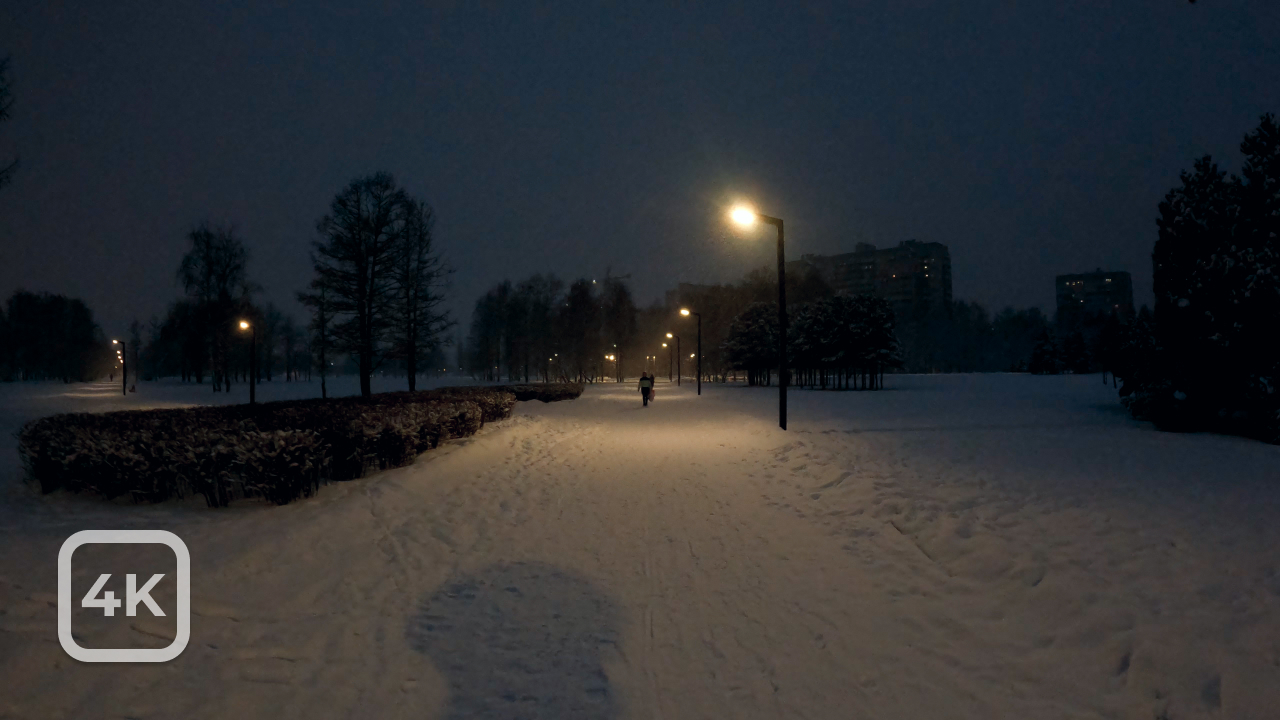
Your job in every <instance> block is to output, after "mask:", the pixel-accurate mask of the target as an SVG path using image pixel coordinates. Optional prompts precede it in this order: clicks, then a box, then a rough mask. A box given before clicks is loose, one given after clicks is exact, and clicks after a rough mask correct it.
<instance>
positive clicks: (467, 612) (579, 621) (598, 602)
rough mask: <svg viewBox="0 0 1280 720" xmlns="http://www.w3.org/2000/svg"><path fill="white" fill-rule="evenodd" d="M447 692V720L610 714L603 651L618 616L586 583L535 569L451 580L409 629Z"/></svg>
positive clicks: (499, 569) (612, 642) (503, 568)
mask: <svg viewBox="0 0 1280 720" xmlns="http://www.w3.org/2000/svg"><path fill="white" fill-rule="evenodd" d="M406 636H407V638H408V640H409V644H410V646H411V647H413V648H414V649H415V650H417V651H419V652H421V653H423V654H425V655H427V656H428V657H430V658H431V660H432V661H433V662H434V663H435V665H436V667H437V668H438V669H439V670H440V672H441V674H442V675H444V677H445V679H446V680H447V681H448V684H449V704H448V708H447V712H446V713H445V717H447V718H583V719H597V718H599V719H601V720H603V719H605V718H610V717H614V716H616V715H617V714H618V713H617V707H616V704H617V703H616V700H615V698H614V696H613V693H612V692H610V688H609V678H608V676H607V675H606V674H605V671H604V665H603V661H602V657H601V655H602V650H604V649H605V648H604V646H613V647H616V646H617V630H616V611H615V609H614V607H613V604H612V603H611V602H610V601H609V599H608V598H607V597H605V596H604V595H603V594H602V593H601V592H599V591H598V590H596V589H595V588H594V587H593V586H592V585H591V583H589V582H587V581H586V580H583V579H582V578H580V577H577V576H575V575H572V574H570V573H567V572H564V571H562V570H559V569H557V568H555V567H552V566H550V565H544V564H541V563H510V564H501V565H493V566H490V567H487V568H485V569H483V570H481V571H480V572H478V573H473V574H465V575H461V576H457V577H453V578H450V580H449V581H448V582H446V583H445V584H444V586H442V587H441V588H440V589H438V590H436V592H434V593H432V594H431V596H430V597H428V598H426V599H425V600H423V601H422V603H421V605H420V606H419V610H418V612H417V613H416V614H415V615H414V616H413V617H412V618H410V620H409V625H408V628H407V630H406Z"/></svg>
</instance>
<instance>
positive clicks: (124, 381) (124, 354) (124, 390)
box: [111, 340, 129, 397]
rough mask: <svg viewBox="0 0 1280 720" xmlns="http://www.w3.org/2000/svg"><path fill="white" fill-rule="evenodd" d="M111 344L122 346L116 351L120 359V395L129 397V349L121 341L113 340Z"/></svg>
mask: <svg viewBox="0 0 1280 720" xmlns="http://www.w3.org/2000/svg"><path fill="white" fill-rule="evenodd" d="M111 344H112V345H119V346H120V349H119V350H117V351H116V357H117V358H119V359H120V372H121V377H120V394H121V395H124V396H125V397H129V348H127V347H125V344H124V343H122V342H120V341H119V340H112V341H111Z"/></svg>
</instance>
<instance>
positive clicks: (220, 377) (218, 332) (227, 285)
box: [178, 223, 253, 392]
mask: <svg viewBox="0 0 1280 720" xmlns="http://www.w3.org/2000/svg"><path fill="white" fill-rule="evenodd" d="M187 237H188V238H189V239H190V240H191V249H190V250H188V251H187V254H186V255H184V256H183V258H182V264H181V265H180V266H179V267H178V280H179V281H180V282H181V283H182V287H183V289H184V290H185V291H186V293H187V295H188V296H190V297H191V299H192V300H194V301H195V303H196V307H197V309H198V311H199V313H200V324H201V330H202V335H203V338H204V343H205V348H206V349H207V351H208V353H209V357H210V358H211V360H212V365H213V390H214V392H217V391H218V390H219V389H220V388H224V389H226V390H228V391H229V390H230V389H231V375H230V372H229V369H230V365H229V363H230V352H229V351H230V340H231V333H232V332H234V328H233V322H234V320H235V314H236V310H237V309H239V308H240V307H241V306H243V305H246V304H247V299H248V296H249V294H250V293H251V292H252V290H253V287H252V286H251V285H250V284H249V280H248V277H247V275H246V269H247V266H248V263H249V251H248V250H246V249H245V247H244V242H243V241H241V240H240V238H239V237H237V235H236V231H235V228H232V227H223V226H210V225H209V224H208V223H203V224H201V225H200V226H199V227H197V228H196V229H194V230H192V231H191V232H190V233H189V234H188V235H187Z"/></svg>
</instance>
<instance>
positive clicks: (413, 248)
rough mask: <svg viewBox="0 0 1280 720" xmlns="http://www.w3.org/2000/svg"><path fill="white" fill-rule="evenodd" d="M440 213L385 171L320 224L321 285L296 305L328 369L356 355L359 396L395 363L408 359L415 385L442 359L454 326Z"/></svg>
mask: <svg viewBox="0 0 1280 720" xmlns="http://www.w3.org/2000/svg"><path fill="white" fill-rule="evenodd" d="M434 225H435V214H434V212H433V210H432V208H431V206H430V205H428V204H427V203H426V202H425V201H422V200H419V199H416V198H414V197H412V196H411V195H409V193H407V192H406V191H405V190H404V189H403V188H401V187H400V186H398V185H397V184H396V182H395V178H393V177H392V176H391V175H389V174H387V173H383V172H379V173H374V174H373V175H368V176H365V177H361V178H357V179H355V180H353V181H351V183H350V184H348V185H347V187H346V188H345V189H343V190H342V191H341V192H339V193H338V194H337V195H336V196H335V197H334V198H333V201H332V202H330V204H329V213H328V214H326V215H325V216H324V217H322V218H320V220H319V221H318V222H317V223H316V230H317V233H318V234H319V236H320V237H319V239H317V240H316V241H315V243H314V244H313V252H312V256H311V257H312V265H313V266H314V269H315V279H314V280H312V282H311V286H310V288H309V289H308V290H307V291H306V292H303V293H300V294H299V296H298V297H299V300H301V301H302V303H303V304H304V305H306V306H307V307H309V308H310V309H311V312H312V322H311V325H310V327H311V330H312V343H311V344H312V347H313V349H314V351H315V353H316V354H317V356H318V360H319V367H320V368H321V383H322V394H327V391H326V389H325V388H324V384H323V383H324V379H325V375H326V374H327V367H328V362H329V360H328V358H329V357H330V356H332V355H334V354H350V355H351V356H352V357H354V359H355V361H356V369H357V372H358V373H359V376H360V394H361V396H362V397H365V398H367V397H369V396H370V394H371V393H372V389H371V386H370V379H371V377H372V375H373V373H374V372H375V371H377V370H378V369H379V368H380V367H382V366H383V364H384V363H385V362H386V361H388V360H396V361H399V362H401V363H403V367H404V369H405V373H406V375H407V376H408V380H409V389H410V390H415V389H416V387H417V385H416V383H417V375H418V372H419V371H420V370H421V369H425V368H426V367H429V366H430V365H431V364H432V363H433V362H434V358H438V357H439V356H440V352H441V348H442V346H443V345H444V344H446V343H447V340H448V338H447V335H446V332H447V331H448V329H449V328H450V327H452V326H453V324H454V323H453V321H452V320H451V319H450V317H449V314H448V312H447V311H446V310H445V309H444V308H443V304H444V299H445V297H444V292H445V289H446V288H447V285H448V280H449V276H450V274H451V272H452V271H451V270H450V268H449V266H448V265H447V264H446V263H445V261H444V260H443V258H442V257H441V255H440V254H439V252H438V251H437V250H436V248H435V238H434V236H433V234H432V231H433V228H434Z"/></svg>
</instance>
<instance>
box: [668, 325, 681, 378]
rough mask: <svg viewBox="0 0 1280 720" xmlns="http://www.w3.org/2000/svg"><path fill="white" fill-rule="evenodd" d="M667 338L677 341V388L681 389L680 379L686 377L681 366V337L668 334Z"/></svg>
mask: <svg viewBox="0 0 1280 720" xmlns="http://www.w3.org/2000/svg"><path fill="white" fill-rule="evenodd" d="M667 337H669V338H673V339H675V341H676V387H680V378H681V377H682V376H683V375H684V368H683V367H682V366H681V365H680V336H679V335H672V334H671V333H667ZM668 379H670V378H668Z"/></svg>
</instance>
